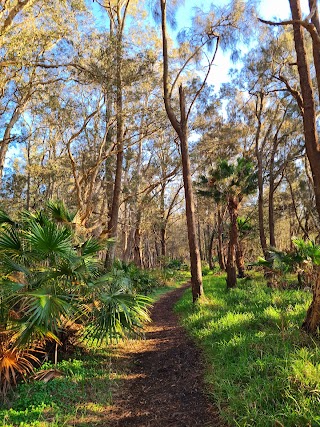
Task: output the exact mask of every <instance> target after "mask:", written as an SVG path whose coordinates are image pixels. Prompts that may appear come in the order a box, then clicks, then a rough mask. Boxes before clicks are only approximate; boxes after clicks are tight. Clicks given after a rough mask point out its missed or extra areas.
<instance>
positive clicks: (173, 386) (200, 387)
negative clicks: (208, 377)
mask: <svg viewBox="0 0 320 427" xmlns="http://www.w3.org/2000/svg"><path fill="white" fill-rule="evenodd" d="M186 286H187V285H185V286H183V287H182V288H179V289H177V290H174V291H172V292H170V293H168V294H166V295H164V296H163V297H162V298H161V299H160V300H159V301H158V302H157V303H156V304H155V305H154V308H153V309H152V312H151V317H152V323H151V324H150V325H149V326H148V327H147V328H146V339H145V340H139V341H134V342H128V343H127V344H126V345H125V347H123V348H122V351H123V356H124V357H125V356H128V353H129V368H130V373H128V375H126V376H125V379H124V381H121V382H120V387H119V391H118V392H116V393H115V396H114V404H113V406H112V407H111V408H110V413H108V414H107V419H108V423H107V425H108V426H110V427H115V426H118V427H119V426H122V427H133V426H136V427H147V426H152V427H194V426H202V427H205V426H206V427H209V426H210V427H218V426H220V427H221V426H223V423H222V422H221V420H220V419H219V413H218V409H217V408H215V407H214V406H213V404H212V403H211V402H210V401H209V399H208V397H207V396H206V394H205V392H204V384H203V364H202V362H201V355H200V352H199V350H198V349H197V348H196V347H195V345H194V343H193V342H192V341H191V340H190V338H189V337H188V336H187V334H186V332H185V331H184V329H183V328H182V327H180V326H179V325H178V318H177V316H176V315H175V314H174V313H173V305H174V304H175V303H176V301H177V300H178V299H179V298H180V297H181V295H182V293H183V292H184V290H185V288H186Z"/></svg>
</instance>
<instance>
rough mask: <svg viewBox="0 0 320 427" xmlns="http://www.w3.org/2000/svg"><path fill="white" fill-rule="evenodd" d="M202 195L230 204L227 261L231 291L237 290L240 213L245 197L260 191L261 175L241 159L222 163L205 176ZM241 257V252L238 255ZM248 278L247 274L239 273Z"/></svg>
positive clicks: (200, 192)
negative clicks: (257, 189) (258, 175)
mask: <svg viewBox="0 0 320 427" xmlns="http://www.w3.org/2000/svg"><path fill="white" fill-rule="evenodd" d="M198 186H199V188H200V189H199V190H198V193H199V194H201V195H204V196H210V197H213V199H214V200H215V202H216V203H221V202H222V201H224V202H226V203H227V206H228V212H229V218H230V229H229V230H230V231H229V244H228V259H227V268H226V270H227V287H228V288H233V287H235V286H236V283H237V276H236V255H237V247H238V226H237V218H238V210H239V207H240V204H241V201H242V199H243V197H244V196H246V195H249V194H252V193H253V192H254V191H255V190H256V187H257V175H256V172H255V171H254V167H253V163H252V162H251V161H250V160H249V159H247V158H245V157H239V158H238V159H237V160H236V162H235V163H232V162H228V161H227V160H220V161H219V162H218V164H217V166H216V168H215V169H213V170H211V171H210V172H209V175H208V176H204V175H203V176H201V177H200V182H199V183H198ZM238 254H239V252H238ZM239 274H240V275H244V271H239Z"/></svg>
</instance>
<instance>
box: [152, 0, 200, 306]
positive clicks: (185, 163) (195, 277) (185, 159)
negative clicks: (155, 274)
mask: <svg viewBox="0 0 320 427" xmlns="http://www.w3.org/2000/svg"><path fill="white" fill-rule="evenodd" d="M160 5H161V24H162V54H163V92H164V103H165V108H166V112H167V115H168V118H169V120H170V123H171V125H172V127H173V128H174V130H175V131H176V133H177V135H178V137H179V140H180V147H181V160H182V176H183V184H184V193H185V203H186V218H187V229H188V243H189V252H190V264H191V285H192V299H193V302H195V301H196V300H197V299H198V298H200V296H201V295H202V294H203V286H202V272H201V261H200V254H199V247H198V242H197V233H196V220H195V208H194V198H193V190H192V179H191V167H190V157H189V149H188V117H187V112H186V100H185V93H184V89H183V87H182V86H180V87H179V105H180V121H178V119H177V117H176V115H175V113H174V111H173V109H172V106H171V97H170V91H169V55H168V32H167V16H166V0H160Z"/></svg>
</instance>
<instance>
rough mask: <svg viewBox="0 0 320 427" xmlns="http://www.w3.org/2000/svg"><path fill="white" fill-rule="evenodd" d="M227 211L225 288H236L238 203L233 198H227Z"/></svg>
mask: <svg viewBox="0 0 320 427" xmlns="http://www.w3.org/2000/svg"><path fill="white" fill-rule="evenodd" d="M228 211H229V217H230V232H229V244H228V259H227V288H228V289H230V288H234V287H236V286H237V270H236V263H235V260H236V248H237V245H238V226H237V217H238V201H237V200H236V198H235V197H229V200H228Z"/></svg>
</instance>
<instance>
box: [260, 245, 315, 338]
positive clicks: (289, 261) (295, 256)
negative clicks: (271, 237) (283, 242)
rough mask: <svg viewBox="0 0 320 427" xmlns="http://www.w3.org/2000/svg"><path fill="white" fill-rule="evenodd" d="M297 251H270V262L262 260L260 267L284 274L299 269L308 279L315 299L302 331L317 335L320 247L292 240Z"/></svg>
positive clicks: (273, 249)
mask: <svg viewBox="0 0 320 427" xmlns="http://www.w3.org/2000/svg"><path fill="white" fill-rule="evenodd" d="M292 242H293V244H294V247H295V250H294V251H292V252H282V251H279V250H277V249H275V248H272V249H270V260H265V259H262V258H261V259H260V260H259V261H258V264H259V265H264V266H267V267H269V268H272V269H273V270H278V271H281V272H282V273H287V272H292V271H295V270H297V269H298V271H299V272H300V271H303V273H304V274H305V276H306V277H307V278H308V282H309V283H310V285H311V287H312V291H313V299H312V302H311V304H310V307H309V308H308V311H307V315H306V318H305V320H304V322H303V324H302V329H304V330H305V331H306V332H309V333H315V332H317V331H319V328H320V245H319V244H316V243H315V242H313V241H311V240H308V241H304V240H303V239H292Z"/></svg>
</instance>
